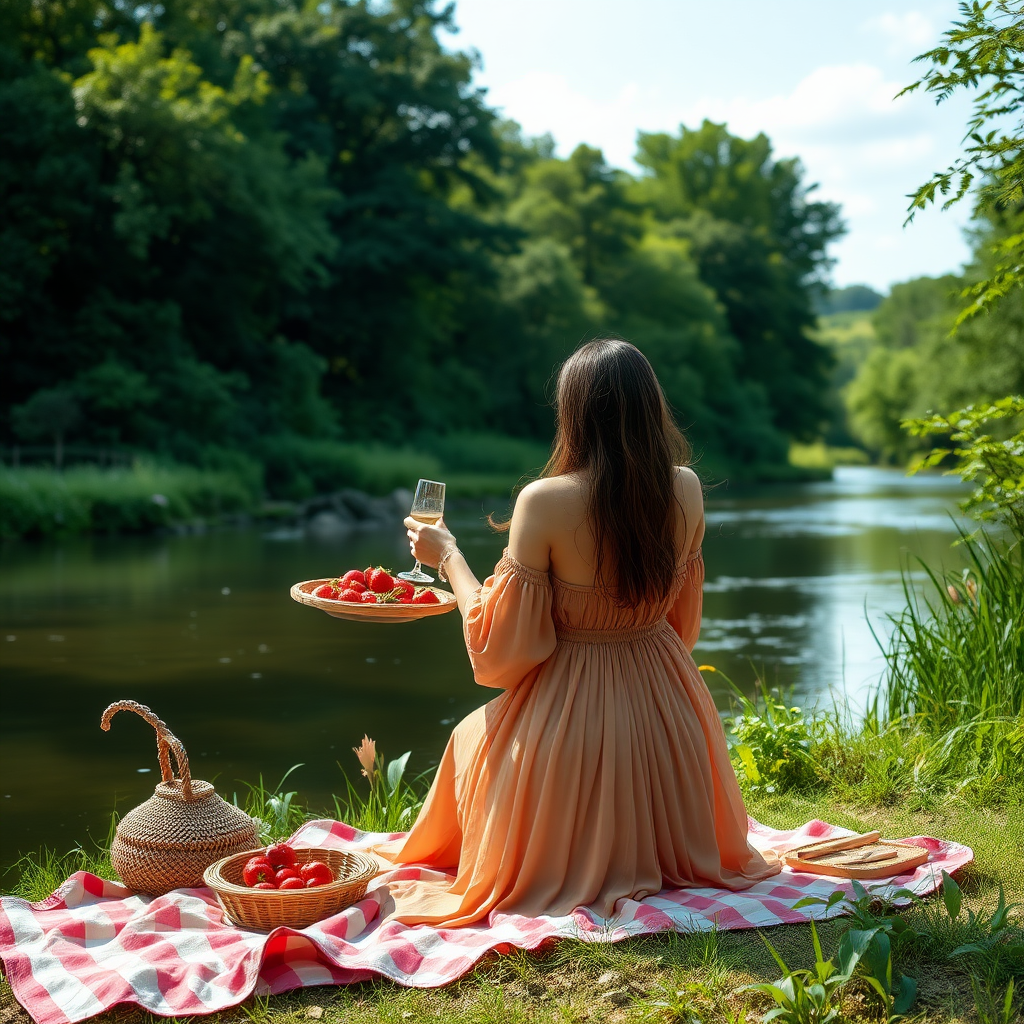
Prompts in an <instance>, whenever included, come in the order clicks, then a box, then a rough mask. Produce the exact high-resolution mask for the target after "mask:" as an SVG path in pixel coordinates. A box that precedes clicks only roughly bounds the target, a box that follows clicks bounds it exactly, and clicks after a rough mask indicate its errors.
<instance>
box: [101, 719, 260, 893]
mask: <svg viewBox="0 0 1024 1024" xmlns="http://www.w3.org/2000/svg"><path fill="white" fill-rule="evenodd" d="M118 711H134V712H135V713H136V714H137V715H141V716H142V717H143V718H144V719H145V720H146V721H147V722H149V724H150V725H151V726H153V728H154V729H155V730H156V748H157V758H158V759H159V762H160V773H161V780H162V781H161V782H160V783H159V785H158V786H157V787H156V791H155V792H154V793H153V795H152V796H151V797H150V798H149V799H148V800H147V801H146V802H145V803H141V804H139V806H138V807H136V808H135V809H134V810H131V811H129V812H128V813H127V814H126V815H125V816H124V817H123V818H122V819H121V820H120V821H119V822H118V824H117V831H116V832H115V834H114V841H113V843H112V844H111V847H110V863H111V864H112V865H113V868H114V870H115V871H116V872H117V874H118V876H119V877H120V879H121V881H122V882H124V884H125V885H127V886H128V888H129V889H133V890H134V891H135V892H140V893H145V894H146V895H147V896H162V895H163V894H164V893H167V892H170V891H171V890H172V889H185V888H196V887H198V886H201V885H202V884H203V872H204V871H205V870H206V868H207V867H209V866H210V864H212V863H213V862H214V861H215V860H219V859H220V858H221V857H225V856H227V855H228V854H231V853H237V852H238V851H240V850H249V849H251V848H252V847H253V846H255V845H256V844H257V843H258V842H259V839H258V823H257V822H256V821H254V820H253V819H252V818H250V817H249V815H248V814H245V813H244V812H243V811H241V810H239V809H238V808H237V807H234V806H232V805H231V804H229V803H226V802H225V801H224V800H222V799H221V798H220V797H219V796H218V795H217V794H216V793H215V792H214V789H213V786H211V785H210V783H209V782H202V781H201V780H199V779H193V778H192V775H191V773H190V772H189V767H188V755H187V754H186V753H185V748H184V747H183V746H182V745H181V740H179V739H178V737H177V736H175V735H174V733H172V732H171V731H170V729H168V728H167V726H166V724H165V723H164V722H162V721H161V720H160V719H159V718H157V716H156V715H155V714H153V712H152V711H150V709H149V708H147V707H145V705H143V704H137V703H136V702H135V701H133V700H121V701H118V702H117V703H115V704H111V705H110V707H108V708H107V710H106V711H104V712H103V718H102V720H101V721H100V728H101V729H103V730H104V731H106V730H109V729H110V720H111V718H113V716H114V715H115V714H116V713H117V712H118ZM172 753H173V754H174V760H175V763H176V764H177V766H178V775H179V776H180V777H179V778H175V776H174V773H173V772H172V771H171V756H170V755H171V754H172Z"/></svg>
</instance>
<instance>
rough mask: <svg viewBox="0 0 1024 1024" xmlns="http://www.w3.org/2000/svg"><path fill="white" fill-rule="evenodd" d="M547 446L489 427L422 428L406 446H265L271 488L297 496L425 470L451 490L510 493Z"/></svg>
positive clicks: (286, 442) (376, 484)
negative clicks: (432, 431) (436, 432)
mask: <svg viewBox="0 0 1024 1024" xmlns="http://www.w3.org/2000/svg"><path fill="white" fill-rule="evenodd" d="M547 453H548V450H547V447H546V446H545V445H543V444H538V443H536V442H534V441H528V440H523V439H521V438H514V437H504V436H502V435H499V434H489V433H458V434H448V435H444V436H433V435H424V436H422V437H419V438H415V439H413V440H412V441H411V442H410V444H408V445H405V446H401V447H393V446H387V445H383V444H374V443H366V442H342V441H334V440H330V439H327V438H324V439H311V438H304V437H296V436H280V437H274V438H268V439H267V440H266V441H264V443H263V445H262V448H261V454H262V458H263V462H264V466H265V470H266V487H267V491H268V493H269V494H270V495H271V497H275V498H285V499H288V500H292V501H297V500H302V499H304V498H309V497H312V496H313V495H314V494H324V493H329V492H331V491H336V490H339V489H340V488H343V487H354V488H356V489H357V490H360V491H366V492H367V493H368V494H376V495H382V494H389V493H390V492H391V491H393V490H394V489H395V488H396V487H412V486H414V485H415V483H416V481H417V480H418V479H419V478H420V477H427V478H433V479H438V480H444V481H445V482H446V483H447V485H448V494H449V496H451V497H467V498H476V497H484V496H491V495H496V494H499V495H500V494H508V493H509V492H510V491H511V490H512V488H513V487H514V486H515V485H516V483H518V481H519V480H520V478H521V477H523V476H524V475H527V474H530V473H533V472H536V471H537V470H539V469H540V468H541V466H543V465H544V463H545V461H547Z"/></svg>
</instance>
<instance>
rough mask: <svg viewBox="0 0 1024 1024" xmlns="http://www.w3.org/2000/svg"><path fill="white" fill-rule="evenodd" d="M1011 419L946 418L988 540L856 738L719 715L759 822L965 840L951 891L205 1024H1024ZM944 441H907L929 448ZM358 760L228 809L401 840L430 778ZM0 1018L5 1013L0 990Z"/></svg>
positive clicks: (495, 966)
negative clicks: (331, 822) (325, 800)
mask: <svg viewBox="0 0 1024 1024" xmlns="http://www.w3.org/2000/svg"><path fill="white" fill-rule="evenodd" d="M1022 413H1024V399H1018V400H1013V401H1004V402H1001V403H996V404H994V405H992V406H989V407H985V408H980V409H973V410H962V411H961V412H959V413H957V414H954V415H953V416H950V417H948V418H946V420H945V424H946V427H947V428H950V427H951V428H952V429H951V431H950V433H951V440H952V441H953V443H954V445H955V447H954V449H953V451H954V454H955V457H956V459H957V464H958V471H959V472H961V473H962V474H963V475H964V476H965V478H967V479H969V480H971V481H972V482H973V483H974V485H975V489H974V492H973V494H972V495H971V497H970V498H968V499H967V502H966V504H967V505H968V506H969V507H970V509H971V510H972V511H973V513H974V514H975V515H977V516H980V517H984V518H985V519H986V520H987V521H988V522H989V523H990V524H991V525H990V529H991V530H992V532H990V533H986V534H981V535H978V536H965V537H962V538H961V543H963V544H966V545H968V546H969V548H970V551H971V557H972V563H971V567H970V568H969V570H968V572H967V573H966V574H960V575H957V576H956V577H947V576H946V575H945V574H943V573H942V572H940V571H938V570H934V569H933V570H931V572H930V580H931V586H932V593H931V595H930V596H929V597H925V598H918V597H915V596H914V594H913V592H912V591H911V589H910V587H909V584H908V586H907V594H908V605H907V608H906V609H905V611H904V612H903V613H902V614H901V615H900V616H897V617H896V619H895V620H894V623H893V626H894V629H893V633H892V639H891V640H890V641H888V647H887V648H886V662H887V668H886V673H885V676H884V679H883V681H882V684H881V686H880V688H879V690H878V692H877V693H876V695H875V698H874V701H873V703H872V705H871V707H870V709H869V711H868V714H867V715H866V716H865V718H864V719H863V720H862V721H858V722H854V721H852V720H851V719H850V718H849V717H848V716H846V715H844V714H843V713H842V712H841V711H840V710H839V709H834V710H832V711H830V712H824V713H821V714H817V715H805V713H804V712H803V711H801V709H799V708H794V707H790V706H789V705H788V704H787V703H786V702H785V701H784V700H783V699H782V697H781V695H779V694H776V693H773V692H771V691H769V690H768V689H767V688H762V692H761V696H760V697H759V699H758V700H756V701H751V700H749V699H747V698H745V697H743V696H742V695H741V694H740V693H739V691H737V698H738V701H739V706H738V708H737V713H736V714H735V715H734V716H733V717H732V718H731V719H730V720H727V725H728V728H729V733H730V739H731V741H732V753H733V760H734V764H735V767H736V770H737V775H738V778H739V779H740V783H741V786H742V787H743V789H744V793H745V797H746V800H747V806H748V810H749V811H750V813H751V814H752V815H754V816H755V817H756V818H758V819H759V820H763V821H768V822H770V823H772V824H773V825H775V826H777V827H782V828H788V827H794V826H796V825H798V824H801V823H803V822H805V821H807V820H808V819H810V818H814V817H821V818H825V819H827V820H829V821H831V822H834V823H835V824H838V825H842V826H846V827H850V828H855V829H858V830H867V829H869V828H877V829H879V830H881V831H882V832H883V833H885V834H889V835H918V834H925V833H929V834H937V835H940V836H945V837H948V838H952V839H962V840H963V841H965V842H968V843H969V844H970V845H971V846H972V847H973V849H974V851H975V862H974V864H973V865H971V866H970V867H968V868H966V869H964V871H963V872H962V873H961V874H960V878H959V882H957V881H954V880H953V879H951V878H948V877H946V878H944V879H943V885H942V889H941V892H940V893H939V894H938V895H937V896H935V897H932V898H929V899H926V900H920V899H916V898H915V899H913V900H911V902H910V905H909V906H902V907H897V906H896V905H894V904H893V903H889V902H886V901H883V900H879V899H876V898H875V897H873V896H872V895H871V894H870V891H868V890H866V889H863V888H858V887H855V889H854V892H853V894H852V895H846V894H843V893H839V892H837V893H835V894H834V895H833V897H832V898H831V899H830V900H828V901H825V905H826V906H828V907H833V906H834V905H835V904H837V903H842V905H843V906H842V909H843V910H844V912H845V915H844V916H843V917H841V918H838V919H833V920H829V921H820V922H818V923H817V924H813V925H810V926H807V927H803V926H801V927H795V926H786V927H783V928H779V929H776V930H774V931H773V932H772V933H771V934H770V935H763V936H759V935H758V934H756V933H753V932H723V933H719V932H711V933H708V934H701V935H679V934H675V933H672V934H666V935H658V936H651V937H645V938H640V939H630V940H627V941H625V942H621V943H617V944H614V945H605V944H588V943H581V942H575V941H561V942H558V943H557V944H555V945H552V946H550V947H548V948H547V949H544V950H540V951H537V952H534V953H525V952H520V951H513V952H511V953H509V954H506V955H502V956H495V957H493V958H490V959H488V960H486V961H485V962H483V963H482V964H481V965H480V966H479V967H478V968H477V969H476V970H475V971H474V972H472V973H471V974H470V975H469V976H468V977H467V978H464V979H463V980H461V981H460V982H458V983H456V984H454V985H452V986H449V987H447V988H445V989H443V990H440V991H435V992H425V991H409V990H403V989H400V988H398V987H397V986H395V985H393V984H391V983H390V982H384V981H377V982H368V983H365V984H361V985H356V986H349V987H344V988H332V989H328V990H325V989H312V990H305V991H299V992H295V993H291V994H288V995H284V996H279V997H275V998H273V999H263V998H254V999H251V1000H250V1001H248V1002H247V1003H246V1004H244V1005H243V1006H241V1007H239V1008H238V1009H236V1010H234V1011H228V1012H225V1013H222V1014H219V1015H218V1021H219V1022H223V1024H245V1022H250V1024H264V1022H268V1024H269V1022H275V1024H276V1022H278V1021H282V1022H283V1021H293V1020H295V1021H297V1020H301V1019H303V1018H306V1017H311V1016H313V1017H320V1019H325V1020H328V1021H330V1022H332V1024H333V1022H335V1021H336V1022H338V1024H341V1022H342V1021H345V1022H349V1021H357V1022H359V1021H365V1022H367V1024H369V1022H370V1021H391V1020H393V1021H396V1022H397V1021H402V1020H410V1019H416V1020H425V1021H430V1020H437V1021H457V1022H466V1024H484V1022H492V1021H493V1022H495V1024H499V1022H500V1024H506V1022H508V1021H512V1022H526V1021H543V1022H547V1021H551V1022H555V1021H559V1022H566V1021H579V1022H583V1021H586V1020H605V1019H615V1020H622V1021H630V1022H632V1021H636V1022H641V1021H652V1022H673V1021H687V1022H691V1024H693V1022H706V1024H712V1022H714V1024H719V1022H721V1024H741V1022H744V1024H745V1022H748V1021H750V1022H752V1021H753V1020H755V1019H758V1018H761V1017H762V1016H765V1019H768V1018H771V1019H778V1020H781V1021H783V1022H784V1024H831V1022H836V1024H838V1022H841V1021H889V1020H893V1019H894V1018H896V1017H899V1016H912V1017H913V1019H915V1020H917V1021H921V1022H922V1024H925V1022H936V1024H939V1022H942V1024H945V1022H947V1021H957V1020H976V1021H977V1022H978V1024H1012V1022H1014V1021H1019V1020H1020V1016H1021V1005H1022V999H1021V992H1020V987H1019V979H1020V977H1021V976H1024V918H1022V915H1021V902H1022V901H1024V864H1022V862H1021V859H1020V855H1019V854H1020V850H1021V849H1022V848H1024V820H1022V815H1021V813H1020V812H1021V807H1022V806H1024V767H1022V765H1024V609H1022V601H1024V596H1022V595H1024V564H1022V561H1021V548H1022V543H1021V542H1022V536H1024V535H1022V532H1021V529H1020V526H1021V522H1022V519H1021V517H1022V513H1024V500H1022V499H1024V431H1022V432H1018V433H1017V434H1014V435H1012V436H1009V437H1007V438H1006V439H1004V440H1002V441H993V440H992V438H991V437H989V436H988V435H987V434H985V433H984V432H983V429H984V428H985V427H986V425H987V424H989V423H990V422H991V421H992V420H993V419H996V420H998V419H1001V418H1007V417H1013V416H1020V415H1021V414H1022ZM937 426H938V424H936V423H935V422H933V421H922V422H920V423H915V424H912V425H911V427H912V429H919V430H925V429H927V430H929V431H931V432H932V433H934V432H935V430H936V428H937ZM938 457H939V456H938V453H936V455H935V458H938ZM702 669H703V670H705V671H708V670H709V669H711V666H702ZM355 753H356V754H357V756H358V758H359V761H360V764H361V766H362V776H363V778H362V779H360V778H359V777H356V778H355V779H352V778H350V777H349V776H348V774H347V773H344V785H343V790H342V792H341V794H340V795H338V796H337V797H335V799H334V804H333V806H332V807H330V808H325V809H324V810H323V811H319V812H318V811H315V810H313V809H311V808H308V807H306V806H304V805H303V804H302V802H301V800H300V798H299V792H298V790H297V789H291V788H290V787H288V786H286V783H287V782H288V781H289V778H290V776H291V775H292V773H293V772H295V771H296V770H297V769H299V768H300V767H301V766H299V765H296V766H295V768H293V769H292V770H291V771H290V772H289V773H288V774H287V775H286V776H285V777H284V778H283V779H282V780H281V781H280V782H279V783H278V785H277V786H274V787H269V786H267V785H265V783H264V780H263V779H260V780H259V781H258V782H257V783H255V784H251V785H248V786H246V787H244V789H242V790H241V791H239V792H236V793H235V796H234V799H235V802H236V803H237V804H239V805H240V806H243V807H244V808H245V810H246V811H247V812H248V813H249V814H252V815H253V816H254V817H257V818H259V819H260V821H261V822H263V826H264V838H266V839H271V838H283V837H286V836H288V835H290V834H291V833H292V832H293V831H294V830H295V829H296V828H297V827H298V826H299V825H301V824H302V823H303V822H304V821H307V820H309V819H311V818H314V817H321V816H323V815H324V814H328V815H330V816H333V817H335V818H338V819H340V820H343V821H346V822H348V823H350V824H352V825H354V826H355V827H357V828H360V829H363V830H366V831H382V832H390V831H400V830H403V829H406V828H408V826H409V823H410V822H411V821H412V820H413V818H414V817H415V815H416V813H417V812H418V810H419V807H420V806H421V804H422V801H423V798H424V796H425V794H426V790H427V787H428V785H429V777H430V776H429V773H424V774H422V775H419V776H416V777H410V776H409V773H408V762H409V756H410V755H409V754H408V753H407V754H404V755H402V756H401V757H399V758H396V759H395V760H392V761H390V762H388V763H386V764H385V763H384V760H383V758H381V757H380V756H379V755H378V753H377V751H376V749H375V747H374V745H373V743H372V741H369V740H367V739H364V741H363V744H362V745H361V746H360V747H359V748H358V749H357V750H356V751H355ZM343 772H344V769H343ZM112 829H113V823H112V826H111V830H112ZM108 847H109V843H106V844H97V845H96V846H95V847H93V848H89V849H87V848H78V849H75V850H73V851H71V852H69V853H66V854H63V855H61V854H57V853H55V852H53V851H41V852H40V853H39V854H37V855H34V856H27V857H25V858H23V859H22V861H21V862H20V863H19V864H18V865H16V868H15V869H14V873H15V875H16V878H15V879H14V884H13V885H12V886H11V888H10V891H11V892H12V893H13V894H16V895H20V896H23V897H25V898H28V899H42V898H45V896H47V895H48V894H49V893H50V892H51V891H53V889H54V888H56V886H57V885H59V884H60V883H61V882H62V881H63V880H64V878H65V877H66V876H67V875H68V874H69V873H70V872H72V871H75V870H89V871H93V872H95V873H98V874H100V875H105V876H107V877H110V864H109V859H108V856H107V853H106V851H107V849H108ZM2 1005H6V1006H7V1007H8V1017H9V1019H18V1017H19V1015H20V1011H18V1010H17V1008H16V1006H15V1004H14V1002H13V997H12V995H11V993H10V989H9V987H6V986H4V987H2V988H0V1006H2ZM125 1016H127V1017H128V1018H130V1019H132V1020H133V1021H134V1020H135V1019H136V1018H137V1019H138V1021H139V1024H142V1021H143V1020H144V1019H145V1018H144V1015H143V1014H141V1013H133V1012H128V1013H119V1014H118V1019H119V1020H120V1019H122V1017H125Z"/></svg>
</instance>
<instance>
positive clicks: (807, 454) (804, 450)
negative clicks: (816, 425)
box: [789, 441, 871, 470]
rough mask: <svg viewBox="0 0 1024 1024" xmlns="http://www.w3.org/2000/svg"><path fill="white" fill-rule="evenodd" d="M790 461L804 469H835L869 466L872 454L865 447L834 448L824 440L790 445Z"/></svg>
mask: <svg viewBox="0 0 1024 1024" xmlns="http://www.w3.org/2000/svg"><path fill="white" fill-rule="evenodd" d="M789 461H790V463H791V464H792V465H794V466H799V467H801V468H804V469H828V470H831V469H835V467H836V466H867V465H868V464H869V463H870V462H871V456H870V455H868V453H867V452H866V451H864V449H863V448H834V447H831V446H829V445H826V444H825V443H824V442H823V441H816V442H815V443H814V444H796V443H795V442H794V443H793V444H791V445H790V446H789Z"/></svg>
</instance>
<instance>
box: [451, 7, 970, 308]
mask: <svg viewBox="0 0 1024 1024" xmlns="http://www.w3.org/2000/svg"><path fill="white" fill-rule="evenodd" d="M956 16H957V4H956V2H955V0H935V2H918V3H914V2H908V3H898V2H892V0H890V2H888V3H885V2H876V0H858V2H857V3H848V2H840V0H771V2H766V0H702V2H700V3H697V2H694V0H628V2H625V3H623V2H617V3H612V2H610V0H456V3H455V24H456V25H457V26H458V29H459V31H458V32H457V34H455V35H453V36H449V37H447V38H446V40H445V42H446V45H447V46H448V47H449V48H450V49H460V50H469V49H475V50H476V51H478V53H479V58H480V64H481V66H480V68H479V69H478V71H477V73H476V77H475V81H476V83H477V84H478V85H480V86H483V87H486V89H487V100H488V102H489V104H490V105H491V106H495V107H498V108H500V109H501V111H502V112H503V114H504V116H506V117H510V118H512V119H513V120H515V121H518V122H519V123H520V124H521V125H522V127H523V129H524V131H525V132H526V133H527V134H528V135H542V134H544V133H546V132H550V133H551V135H552V136H554V138H555V141H556V143H557V146H558V148H557V152H558V155H559V156H567V155H568V154H569V153H570V152H572V150H573V148H574V147H575V146H576V145H578V144H579V143H581V142H586V143H588V144H589V145H592V146H598V147H600V148H601V149H602V150H603V151H604V154H605V157H606V159H607V160H608V162H609V163H611V164H613V165H615V166H617V167H622V168H625V169H627V170H631V171H636V170H637V168H636V166H635V165H634V164H633V161H632V157H633V154H634V152H635V142H636V135H637V132H638V131H668V132H677V131H678V129H679V125H680V124H685V125H687V126H688V127H696V126H698V125H699V124H700V122H701V120H702V119H704V118H710V119H711V120H714V121H724V122H726V124H727V125H728V127H729V129H730V130H731V131H732V132H734V133H735V134H738V135H741V136H745V137H750V136H753V135H755V134H757V133H758V132H764V133H765V134H767V135H768V137H769V138H770V139H771V140H772V144H773V147H774V151H775V154H776V156H778V157H789V156H797V157H799V158H800V160H801V161H802V163H803V165H804V167H805V169H806V178H805V180H806V181H807V182H808V183H816V184H817V185H818V186H819V187H818V189H817V190H816V191H815V192H814V193H812V195H813V197H815V198H820V199H828V200H832V201H834V202H838V203H840V204H841V206H842V214H843V218H844V220H845V222H846V225H847V234H846V235H845V236H844V237H843V238H842V239H841V240H840V241H838V242H836V243H834V244H833V246H832V247H831V249H830V255H831V256H832V257H833V258H834V259H835V261H836V263H835V266H834V268H833V272H832V279H833V282H834V284H835V285H836V286H837V287H842V286H845V285H848V284H862V283H863V284H869V285H871V286H872V287H874V288H877V289H879V290H880V291H886V290H887V289H888V288H889V286H890V285H892V284H893V283H895V282H897V281H905V280H907V279H908V278H912V277H920V276H921V275H924V274H928V275H937V274H943V273H947V272H956V271H958V270H959V269H960V267H961V266H962V264H963V263H964V261H965V260H966V259H967V258H968V255H969V253H968V246H967V243H966V241H965V240H964V237H963V229H964V226H965V225H966V223H967V220H968V215H969V209H968V207H967V206H966V205H963V204H961V205H960V206H958V207H954V208H952V209H950V210H947V211H945V212H941V211H939V210H934V211H932V210H929V211H927V212H925V213H923V214H918V215H917V217H916V218H915V220H914V222H913V223H911V224H910V225H907V226H906V227H904V226H903V222H904V220H905V218H906V207H907V199H906V196H907V194H908V193H910V192H913V190H914V189H915V188H916V187H917V186H918V185H920V184H923V183H924V182H925V181H926V180H927V179H928V178H929V177H930V176H931V174H932V172H933V171H935V170H938V169H940V168H945V167H946V166H947V165H948V164H949V163H950V162H951V161H952V160H953V159H954V158H955V157H956V155H957V154H958V153H959V151H960V143H961V140H962V138H963V134H964V125H965V123H966V120H967V116H968V113H969V110H970V107H969V101H968V99H967V98H966V97H958V98H956V99H953V100H949V101H947V102H945V103H943V104H941V105H938V106H937V105H936V104H935V102H934V100H933V99H932V98H931V97H930V96H928V95H926V94H914V95H911V96H905V97H902V98H900V99H898V100H897V99H894V97H895V95H896V93H897V92H899V90H900V89H901V88H902V87H903V86H904V85H907V84H909V83H910V82H912V81H914V80H915V78H917V77H918V75H919V70H918V69H920V68H921V65H912V63H911V62H912V60H913V58H914V57H915V56H916V55H917V54H919V53H922V52H923V51H924V50H927V49H930V48H931V47H932V46H934V45H935V44H936V43H937V42H938V40H939V38H940V36H941V34H942V32H943V31H944V30H945V29H946V28H947V27H948V26H949V24H950V23H951V22H952V21H953V19H954V18H955V17H956Z"/></svg>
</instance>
